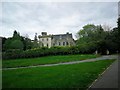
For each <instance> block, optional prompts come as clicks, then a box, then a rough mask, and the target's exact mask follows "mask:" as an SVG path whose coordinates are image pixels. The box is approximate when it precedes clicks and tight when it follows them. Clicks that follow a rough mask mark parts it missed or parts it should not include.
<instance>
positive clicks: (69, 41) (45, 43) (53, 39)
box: [38, 32, 75, 48]
mask: <svg viewBox="0 0 120 90" xmlns="http://www.w3.org/2000/svg"><path fill="white" fill-rule="evenodd" d="M41 34H42V35H39V36H38V38H39V44H40V47H48V48H50V47H52V46H74V45H75V41H74V39H73V38H72V34H70V33H68V32H67V33H66V34H58V35H47V32H42V33H41Z"/></svg>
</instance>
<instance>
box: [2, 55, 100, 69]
mask: <svg viewBox="0 0 120 90" xmlns="http://www.w3.org/2000/svg"><path fill="white" fill-rule="evenodd" d="M98 56H99V55H62V56H60V55H59V56H46V57H40V58H30V59H14V60H4V61H2V67H3V68H8V67H21V66H22V67H24V66H32V65H42V64H54V63H61V62H70V61H78V60H85V59H90V58H96V57H98Z"/></svg>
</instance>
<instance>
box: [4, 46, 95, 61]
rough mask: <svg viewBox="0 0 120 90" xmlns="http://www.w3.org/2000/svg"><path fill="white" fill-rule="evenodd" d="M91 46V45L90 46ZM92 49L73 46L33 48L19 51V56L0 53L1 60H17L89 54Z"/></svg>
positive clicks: (11, 53) (92, 51)
mask: <svg viewBox="0 0 120 90" xmlns="http://www.w3.org/2000/svg"><path fill="white" fill-rule="evenodd" d="M92 46H93V45H92ZM92 48H93V47H91V45H90V44H89V46H87V48H86V46H84V45H83V46H73V47H51V48H47V47H42V48H34V49H29V50H26V51H21V52H20V53H19V54H17V53H15V52H10V53H9V52H4V53H2V55H3V59H17V58H35V57H42V56H49V55H68V54H91V53H94V50H91V49H92Z"/></svg>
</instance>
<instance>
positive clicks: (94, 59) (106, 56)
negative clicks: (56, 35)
mask: <svg viewBox="0 0 120 90" xmlns="http://www.w3.org/2000/svg"><path fill="white" fill-rule="evenodd" d="M117 58H118V56H117V55H105V56H101V57H98V58H93V59H86V60H82V61H72V62H64V63H57V64H45V65H36V66H26V67H16V68H3V69H2V70H13V69H21V68H33V67H48V66H58V65H67V64H77V63H84V62H94V61H98V60H106V59H117Z"/></svg>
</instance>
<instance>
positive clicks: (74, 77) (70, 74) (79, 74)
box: [2, 60, 114, 90]
mask: <svg viewBox="0 0 120 90" xmlns="http://www.w3.org/2000/svg"><path fill="white" fill-rule="evenodd" d="M113 61H114V60H104V61H103V60H102V61H96V62H87V63H79V64H71V65H59V66H54V67H32V68H24V69H15V70H3V71H2V79H3V82H2V85H3V89H4V88H74V89H75V88H84V89H85V90H86V89H87V88H88V87H89V85H91V83H92V82H93V81H94V80H95V79H96V78H98V76H99V74H101V73H102V72H103V71H104V70H105V69H106V68H107V67H108V66H109V65H110V64H111V63H112V62H113Z"/></svg>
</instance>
